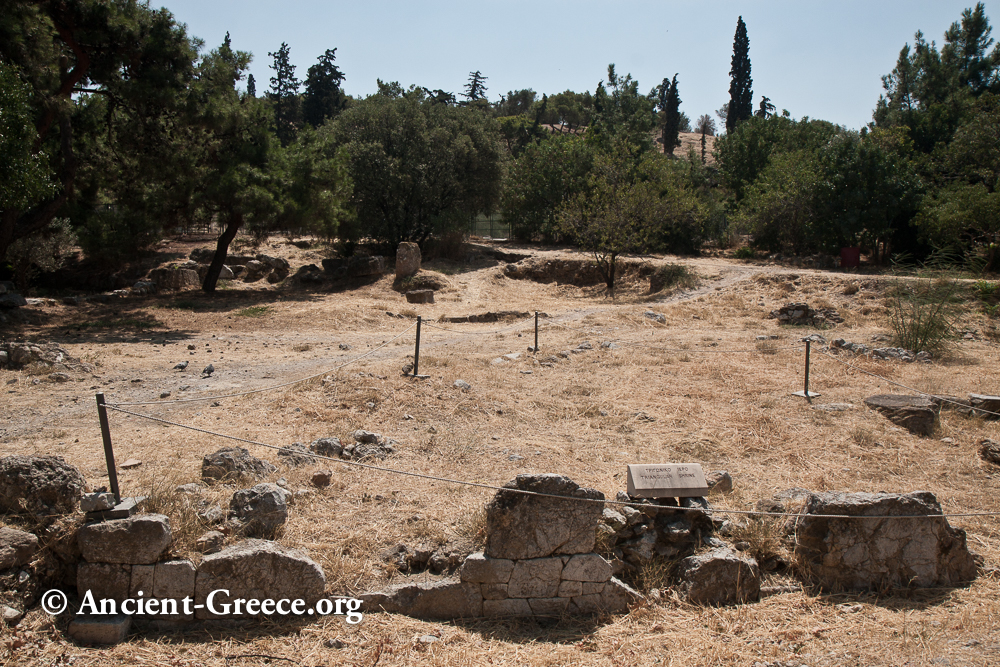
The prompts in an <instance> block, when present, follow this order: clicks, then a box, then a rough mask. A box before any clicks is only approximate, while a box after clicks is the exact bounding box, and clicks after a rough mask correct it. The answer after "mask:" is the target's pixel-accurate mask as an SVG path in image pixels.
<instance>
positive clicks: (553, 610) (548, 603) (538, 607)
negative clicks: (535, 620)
mask: <svg viewBox="0 0 1000 667" xmlns="http://www.w3.org/2000/svg"><path fill="white" fill-rule="evenodd" d="M528 604H529V605H531V613H532V614H534V615H535V616H562V615H563V614H565V613H566V609H567V608H568V607H569V598H530V599H529V600H528Z"/></svg>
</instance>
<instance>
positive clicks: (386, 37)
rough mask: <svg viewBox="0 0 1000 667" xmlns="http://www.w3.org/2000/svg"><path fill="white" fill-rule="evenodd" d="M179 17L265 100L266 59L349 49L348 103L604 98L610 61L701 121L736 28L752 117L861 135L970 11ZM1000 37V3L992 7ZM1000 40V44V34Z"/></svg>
mask: <svg viewBox="0 0 1000 667" xmlns="http://www.w3.org/2000/svg"><path fill="white" fill-rule="evenodd" d="M157 4H162V5H163V6H165V7H167V9H169V10H170V11H171V12H172V13H173V14H174V16H175V17H176V19H177V20H178V22H181V23H184V24H186V25H187V27H188V34H190V35H193V36H195V37H199V38H201V39H202V40H204V42H205V48H206V49H212V48H215V47H217V46H218V45H219V44H221V43H222V41H223V38H224V37H225V34H226V32H227V31H228V32H229V33H230V35H231V37H232V45H233V48H236V49H239V50H243V51H250V52H251V53H252V54H253V56H254V59H253V62H252V64H251V66H250V72H251V73H253V75H254V78H255V80H256V83H257V91H258V95H259V94H261V93H263V92H264V91H265V90H266V89H267V88H268V87H269V85H270V84H269V81H270V78H271V76H272V75H273V71H272V70H271V69H270V68H269V67H268V66H269V65H270V64H271V63H272V62H273V61H272V59H271V57H269V56H268V52H274V51H277V50H278V48H279V47H280V46H281V43H282V42H287V43H288V45H289V47H290V56H291V62H292V64H294V65H296V67H297V69H296V76H297V77H298V78H299V79H300V80H304V79H305V78H306V72H307V70H308V69H309V66H310V65H312V64H314V63H315V62H316V59H317V57H319V56H320V55H321V54H322V53H323V52H324V51H326V50H327V49H334V48H335V49H337V65H338V66H339V67H340V69H341V71H342V72H344V74H345V75H346V80H345V82H344V89H345V91H346V92H347V93H348V94H350V95H354V96H366V95H370V94H372V93H374V92H375V91H376V88H377V84H376V80H377V79H382V80H383V81H387V82H388V81H398V82H399V83H401V84H403V86H404V87H408V86H409V85H410V84H416V85H418V86H424V87H426V88H430V89H437V88H441V89H443V90H446V91H449V92H454V93H455V94H456V95H458V94H460V93H461V91H462V87H463V86H464V85H465V83H466V81H467V79H468V77H469V73H470V72H473V71H476V70H478V71H480V72H482V74H483V75H484V76H486V77H488V78H487V81H486V86H487V89H488V90H487V95H488V97H489V98H490V100H492V101H496V100H498V99H499V97H500V95H503V94H506V93H507V92H508V91H510V90H518V89H521V88H531V89H533V90H535V91H536V92H538V93H539V97H541V94H542V93H548V94H553V93H558V92H562V91H564V90H567V89H569V90H575V91H577V92H582V91H584V90H589V91H593V90H594V89H595V88H596V86H597V83H598V82H599V81H601V80H604V79H606V76H607V68H608V64H609V63H614V64H615V69H616V71H617V72H618V73H619V74H620V75H624V74H629V73H630V74H631V75H632V77H633V78H635V79H636V80H638V82H639V89H640V91H642V92H644V93H645V92H648V91H649V90H650V89H652V88H653V86H656V85H658V84H659V83H660V82H661V81H662V80H663V79H664V78H670V77H673V75H674V74H677V75H678V89H679V92H680V97H681V111H683V112H685V113H686V114H687V115H688V117H689V118H691V119H692V121H694V120H695V119H696V118H697V117H698V116H700V115H701V114H704V113H710V114H712V115H713V116H714V112H715V110H716V109H718V108H719V107H721V106H722V105H723V104H724V103H725V102H728V101H729V68H730V59H731V57H732V51H733V36H734V34H735V31H736V21H737V17H739V16H741V15H742V17H743V20H744V22H745V23H746V25H747V34H748V36H749V38H750V62H751V67H752V77H753V92H754V107H755V108H756V106H757V105H758V104H759V102H760V98H761V96H762V95H766V96H767V97H769V98H770V99H771V103H772V104H774V105H775V106H776V107H777V109H778V111H779V112H780V111H781V110H782V109H787V110H788V111H789V113H791V115H792V116H793V117H794V118H801V117H803V116H809V117H810V118H821V119H824V120H828V121H832V122H834V123H838V124H840V125H844V126H846V127H848V128H852V129H859V128H861V127H862V126H864V125H865V124H867V123H868V122H869V121H871V114H872V110H873V109H874V108H875V104H876V102H877V101H878V98H879V95H880V93H881V92H882V76H883V75H885V74H888V73H889V72H890V71H892V68H893V66H894V65H895V63H896V59H897V57H898V55H899V51H900V49H901V48H902V47H903V45H904V44H907V43H910V44H912V43H913V35H914V33H915V32H916V31H918V30H922V31H923V33H924V35H925V37H926V38H927V39H928V40H935V41H937V42H938V44H939V45H940V43H941V41H942V39H943V34H944V31H945V30H946V29H947V28H948V26H949V25H951V23H952V22H955V21H958V20H960V19H961V15H962V11H963V10H964V9H966V8H968V7H972V6H974V4H975V3H974V2H972V1H971V0H962V1H957V2H956V1H953V0H906V1H903V0H864V1H861V0H837V1H836V2H830V1H827V2H806V1H803V0H753V1H752V2H751V1H746V0H744V1H743V2H734V1H727V0H702V1H697V0H659V1H658V2H654V1H640V0H605V1H604V2H596V1H592V0H574V1H573V2H566V1H563V0H560V1H555V0H535V1H534V2H529V1H525V0H502V1H497V0H471V1H470V0H461V1H444V0H440V1H436V2H422V1H413V0H410V1H407V2H404V1H401V0H367V1H361V2H359V1H357V0H353V1H351V2H344V1H340V2H338V1H336V0H326V1H322V0H283V1H281V2H278V1H276V0H267V1H265V0H159V3H158V0H150V5H153V6H156V5H157ZM984 4H985V6H986V14H987V16H989V17H990V22H991V25H994V26H995V25H997V24H998V22H1000V11H998V10H1000V0H989V1H987V2H984ZM994 35H995V36H996V37H1000V30H998V31H996V32H995V33H994Z"/></svg>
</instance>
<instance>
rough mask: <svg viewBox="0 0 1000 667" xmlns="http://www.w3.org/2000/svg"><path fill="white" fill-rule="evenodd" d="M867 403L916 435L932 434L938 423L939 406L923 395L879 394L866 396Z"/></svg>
mask: <svg viewBox="0 0 1000 667" xmlns="http://www.w3.org/2000/svg"><path fill="white" fill-rule="evenodd" d="M865 405H867V406H868V407H869V408H871V409H872V410H877V411H878V412H880V413H881V414H882V415H884V416H885V417H886V418H887V419H888V420H889V421H891V422H892V423H893V424H895V425H896V426H901V427H903V428H905V429H906V430H907V431H909V432H910V433H913V434H914V435H930V434H931V432H932V431H933V430H934V425H935V424H936V423H937V413H938V410H937V408H936V407H935V405H934V403H932V402H931V401H930V400H929V399H927V398H925V397H923V396H904V395H900V394H878V395H876V396H869V397H868V398H866V399H865Z"/></svg>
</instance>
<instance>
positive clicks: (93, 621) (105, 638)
mask: <svg viewBox="0 0 1000 667" xmlns="http://www.w3.org/2000/svg"><path fill="white" fill-rule="evenodd" d="M192 273H194V272H193V271H192ZM131 624H132V617H131V616H130V615H128V614H115V615H113V616H87V615H78V616H76V617H75V618H74V619H73V620H72V621H70V624H69V629H68V632H69V636H70V637H72V638H73V639H75V640H76V641H77V642H79V643H80V644H100V645H104V646H110V645H113V644H120V643H121V642H123V641H125V638H126V637H127V636H128V631H129V627H130V626H131Z"/></svg>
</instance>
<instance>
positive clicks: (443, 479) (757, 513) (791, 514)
mask: <svg viewBox="0 0 1000 667" xmlns="http://www.w3.org/2000/svg"><path fill="white" fill-rule="evenodd" d="M107 407H108V409H109V410H114V411H115V412H121V413H123V414H127V415H131V416H133V417H139V418H140V419H148V420H150V421H154V422H159V423H161V424H166V425H168V426H176V427H178V428H183V429H188V430H191V431H197V432H198V433H205V434H206V435H214V436H216V437H219V438H224V439H227V440H235V441H236V442H242V443H245V444H248V445H256V446H258V447H265V448H268V449H275V450H278V451H281V450H287V449H288V448H287V447H281V446H279V445H272V444H270V443H266V442H258V441H256V440H250V439H248V438H241V437H239V436H235V435H228V434H226V433H217V432H215V431H209V430H208V429H203V428H199V427H197V426H189V425H187V424H181V423H179V422H173V421H170V420H167V419H163V418H161V417H154V416H153V415H144V414H142V413H139V412H132V411H131V410H124V409H122V408H120V407H117V406H115V405H112V404H110V403H109V404H107ZM289 451H293V452H294V453H295V454H296V455H304V456H310V457H312V458H314V459H322V460H326V461H333V462H335V463H343V464H345V465H349V466H354V467H357V468H365V469H367V470H377V471H379V472H385V473H390V474H393V475H404V476H407V477H417V478H420V479H427V480H432V481H435V482H444V483H446V484H458V485H462V486H471V487H475V488H480V489H488V490H491V491H506V492H511V493H520V494H523V495H529V496H539V497H543V498H559V499H562V500H574V501H578V502H592V503H602V504H609V505H627V506H629V507H645V506H647V505H646V504H645V503H637V502H634V501H624V500H601V499H597V498H579V497H576V496H560V495H557V494H554V493H540V492H538V491H529V490H527V489H512V488H508V487H503V486H497V485H495V484H485V483H483V482H470V481H467V480H461V479H452V478H449V477H438V476H436V475H428V474H426V473H419V472H412V471H407V470H396V469H395V468H386V467H384V466H376V465H371V464H369V463H360V462H358V461H349V460H344V459H335V458H333V457H332V456H324V455H322V454H316V453H314V452H302V451H298V450H289ZM651 506H652V507H662V508H663V509H670V510H677V511H681V512H715V513H718V514H734V515H744V516H779V517H786V518H793V517H794V518H799V517H808V518H814V519H819V518H823V519H879V520H882V519H948V518H958V517H993V516H1000V512H965V513H956V514H908V515H900V516H891V515H878V516H857V515H851V514H804V513H794V512H762V511H757V510H730V509H716V508H702V507H670V506H662V505H651Z"/></svg>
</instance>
